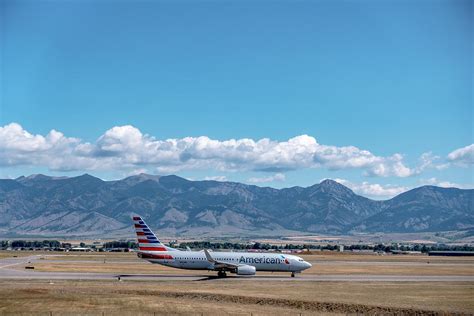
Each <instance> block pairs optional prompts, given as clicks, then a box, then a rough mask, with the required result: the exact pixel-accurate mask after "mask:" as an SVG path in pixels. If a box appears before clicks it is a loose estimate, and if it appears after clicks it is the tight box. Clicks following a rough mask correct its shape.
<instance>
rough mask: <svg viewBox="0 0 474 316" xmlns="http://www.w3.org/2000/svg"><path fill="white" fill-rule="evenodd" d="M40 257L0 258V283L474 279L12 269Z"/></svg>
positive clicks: (463, 279)
mask: <svg viewBox="0 0 474 316" xmlns="http://www.w3.org/2000/svg"><path fill="white" fill-rule="evenodd" d="M39 257H40V256H29V257H19V258H6V259H0V280H1V279H5V280H7V279H8V280H12V279H13V280H119V278H120V280H121V281H127V280H143V281H219V282H225V281H226V280H243V281H287V282H303V281H306V282H308V281H313V282H474V276H456V275H440V276H435V275H360V274H334V275H314V274H304V272H303V273H302V274H297V276H296V277H295V278H292V277H290V275H289V274H288V275H287V276H286V275H281V274H279V275H269V274H265V275H258V272H257V274H256V275H255V276H235V275H229V276H228V277H227V278H217V277H216V276H214V275H209V274H199V272H196V274H195V275H192V274H180V273H179V270H176V271H177V273H175V274H113V273H72V272H37V271H34V270H20V269H15V266H17V265H24V264H34V263H35V262H36V261H38V259H39Z"/></svg>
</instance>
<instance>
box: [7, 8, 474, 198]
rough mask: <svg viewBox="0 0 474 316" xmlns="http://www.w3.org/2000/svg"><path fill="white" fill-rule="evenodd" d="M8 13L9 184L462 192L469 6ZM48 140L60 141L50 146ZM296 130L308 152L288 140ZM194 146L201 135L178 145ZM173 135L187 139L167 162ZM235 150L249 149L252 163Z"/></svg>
mask: <svg viewBox="0 0 474 316" xmlns="http://www.w3.org/2000/svg"><path fill="white" fill-rule="evenodd" d="M1 6H2V7H1V9H0V11H1V15H2V16H1V17H0V18H1V21H2V22H1V23H2V25H1V27H0V45H1V46H0V47H1V72H2V77H1V89H0V93H1V100H0V102H1V104H0V126H3V129H2V131H3V134H0V142H1V143H0V146H3V149H1V148H0V149H1V150H2V151H3V154H0V159H2V160H3V162H2V161H0V165H1V166H2V167H1V168H2V171H1V174H0V175H1V176H2V177H16V176H19V175H22V174H30V173H35V172H43V173H47V174H61V175H64V174H66V175H76V174H80V173H83V172H89V173H91V174H94V175H97V176H100V177H103V178H106V179H113V178H119V177H122V176H125V175H128V174H133V173H135V172H141V171H145V172H148V173H160V174H165V173H175V174H178V175H181V176H184V177H188V178H192V179H204V178H206V177H208V178H209V177H219V178H220V179H224V177H225V179H228V180H233V181H243V182H251V183H257V184H259V185H269V186H274V187H287V186H293V185H301V186H307V185H311V184H314V183H317V182H319V181H320V180H321V179H323V178H334V179H339V180H340V181H341V182H344V183H345V184H347V185H350V186H352V187H353V189H354V190H355V191H357V192H359V193H362V194H365V195H367V196H372V197H376V198H384V197H389V196H391V195H393V194H394V193H395V192H401V191H403V190H404V189H408V188H412V187H414V186H418V185H421V184H428V183H429V184H441V185H443V184H444V185H445V186H449V185H457V186H461V187H472V186H473V182H474V181H473V159H474V158H473V156H474V154H473V151H474V147H468V146H470V145H471V144H472V143H473V142H474V141H473V133H474V132H473V112H472V108H473V95H472V91H473V88H474V86H473V81H472V73H473V70H474V68H473V48H472V43H473V31H472V30H473V21H472V18H473V7H472V2H471V1H459V0H454V1H447V0H446V1H436V0H432V1H296V2H294V1H108V0H102V1H100V0H99V1H91V0H89V1H74V0H72V1H41V0H40V1H12V0H3V1H1ZM12 123H15V124H17V125H19V126H20V127H19V128H18V126H17V125H15V128H13V127H12V125H11V124H12ZM128 125H131V126H133V129H130V128H122V129H121V130H120V129H116V130H114V132H113V133H112V132H111V133H109V134H108V136H106V131H108V130H111V129H112V128H113V127H124V126H128ZM53 129H54V130H56V131H58V132H60V133H61V135H62V137H63V138H64V140H63V141H57V139H56V138H54V137H53V138H54V139H53V138H51V137H49V138H48V136H47V135H48V133H50V131H51V130H53ZM137 130H138V131H139V133H140V134H141V135H142V136H139V135H138V134H136V131H137ZM25 133H27V134H25ZM127 133H128V134H127ZM130 133H131V134H133V135H135V136H134V137H135V138H134V137H131V138H130V137H128V136H127V135H129V134H130ZM25 135H26V136H25ZM28 135H29V136H28ZM300 135H309V136H310V137H311V138H313V139H315V141H316V145H315V144H312V143H311V142H312V140H311V139H309V140H308V139H302V138H299V139H298V141H294V142H293V143H292V144H291V145H289V146H286V145H285V144H286V143H288V140H289V139H292V138H294V137H297V136H300ZM30 136H31V137H30ZM199 136H205V137H207V139H209V140H210V141H205V142H204V143H205V144H204V145H203V143H202V141H201V142H200V143H199V144H197V141H196V140H189V139H188V138H189V137H190V138H193V139H195V138H197V137H199ZM58 137H59V136H58ZM127 137H128V138H127ZM137 137H138V138H137ZM71 138H74V139H79V140H76V142H74V141H72V140H71ZM263 138H268V139H270V140H271V141H272V142H273V144H274V145H268V146H263V145H258V144H257V142H258V140H260V139H263ZM167 139H176V140H181V141H178V142H177V143H179V145H176V146H177V147H176V148H174V147H173V149H170V150H168V149H166V150H168V151H166V150H165V149H164V148H165V147H166V146H168V147H169V144H168V143H166V144H162V143H161V142H162V141H163V142H164V141H165V140H167ZM186 139H187V141H185V140H186ZM230 139H235V140H237V144H234V145H229V144H226V143H223V142H225V141H227V140H230ZM242 139H251V140H253V141H254V144H250V145H249V146H250V147H251V148H252V150H250V152H251V154H249V153H248V152H247V151H246V153H247V154H242V152H241V151H240V150H241V147H238V146H239V145H242V144H241V143H239V140H242ZM211 140H216V141H219V142H218V143H217V144H214V145H213V143H212V141H211ZM22 141H24V143H21V142H22ZM114 142H115V143H114ZM117 142H118V143H120V144H121V145H120V146H118V145H117V144H116V143H117ZM127 142H132V143H133V144H134V145H133V144H132V143H127ZM112 143H114V144H115V145H114V146H112V145H113V144H112ZM125 143H126V145H125ZM21 144H23V145H21ZM104 144H105V145H104ZM20 145H21V146H20ZM247 145H248V144H247ZM320 145H321V146H320ZM78 146H79V149H78ZM107 146H109V147H110V146H112V147H114V148H112V149H111V148H109V147H107ZM117 146H118V147H120V148H118V147H117ZM163 146H164V147H163ZM179 146H184V147H186V149H182V148H181V147H179ZM209 146H210V147H209ZM229 146H230V147H232V146H234V147H235V146H237V147H235V148H234V147H232V148H229ZM348 146H353V147H354V148H357V149H359V151H354V150H350V149H349V147H348ZM86 147H87V148H86ZM106 147H107V148H106ZM168 147H166V148H168ZM84 148H85V149H84ZM150 148H151V149H150ZM209 148H212V150H211V149H209ZM282 148H286V149H284V150H283V152H282ZM304 148H306V149H304ZM350 148H352V147H350ZM285 150H288V151H289V153H287V152H285ZM300 150H301V151H302V152H303V153H302V154H301V155H299V156H298V155H294V153H295V152H299V151H300ZM328 150H329V151H330V152H331V153H330V154H328ZM456 150H460V151H458V152H455V151H456ZM364 151H368V152H370V154H371V155H367V154H365V152H364ZM210 152H212V153H213V154H212V155H211V154H209V153H210ZM453 152H455V154H452V153H453ZM265 153H266V154H265ZM427 153H431V154H427ZM396 154H400V155H401V157H398V156H397V157H394V155H396ZM424 154H425V155H424ZM450 154H452V155H451V156H449V155H450ZM173 155H175V156H173ZM274 155H275V156H274ZM422 155H424V156H423V157H424V160H423V161H424V163H423V162H422V161H420V157H422ZM58 156H63V157H65V158H64V161H56V160H57V159H52V158H51V157H56V158H57V157H58ZM249 156H251V157H249ZM266 156H268V157H266ZM303 156H304V157H303ZM104 157H105V158H104ZM173 157H174V158H176V157H178V158H177V160H179V161H178V162H173V161H172V159H174V158H173ZM183 157H184V158H183ZM262 157H265V159H267V158H268V159H267V160H264V159H263V158H262ZM449 157H450V158H449ZM53 160H54V163H52V162H51V161H53ZM309 160H311V161H309ZM428 161H429V162H428ZM400 164H401V165H402V166H403V167H404V168H407V169H408V171H407V170H405V169H403V168H402V170H401V171H400ZM381 168H382V169H383V170H381ZM375 185H380V186H379V187H375ZM371 188H372V189H371ZM388 189H398V191H394V190H391V191H390V190H388ZM371 190H372V191H371ZM384 190H385V191H384ZM387 190H388V191H387ZM381 193H383V194H381Z"/></svg>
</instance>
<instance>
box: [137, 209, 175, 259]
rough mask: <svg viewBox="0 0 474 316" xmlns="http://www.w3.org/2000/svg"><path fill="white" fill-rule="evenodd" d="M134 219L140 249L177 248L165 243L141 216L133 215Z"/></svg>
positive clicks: (161, 249)
mask: <svg viewBox="0 0 474 316" xmlns="http://www.w3.org/2000/svg"><path fill="white" fill-rule="evenodd" d="M132 219H133V223H134V226H135V233H136V234H137V239H138V249H139V250H140V251H172V250H176V249H173V248H171V247H167V246H165V245H163V244H162V243H161V241H160V240H159V239H158V238H157V237H156V235H155V234H154V233H153V231H152V230H151V229H150V228H149V227H148V225H147V224H146V223H145V221H144V220H143V219H142V218H141V217H140V216H133V218H132Z"/></svg>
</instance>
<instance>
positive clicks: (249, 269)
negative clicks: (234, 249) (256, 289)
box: [236, 264, 257, 275]
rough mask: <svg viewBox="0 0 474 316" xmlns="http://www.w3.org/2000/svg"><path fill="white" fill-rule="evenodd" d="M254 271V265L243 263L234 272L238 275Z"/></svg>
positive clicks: (249, 273)
mask: <svg viewBox="0 0 474 316" xmlns="http://www.w3.org/2000/svg"><path fill="white" fill-rule="evenodd" d="M255 271H257V270H256V269H255V267H254V266H249V265H247V264H244V265H241V266H238V267H237V270H236V273H237V274H238V275H254V274H255Z"/></svg>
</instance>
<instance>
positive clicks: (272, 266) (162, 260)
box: [133, 216, 311, 277]
mask: <svg viewBox="0 0 474 316" xmlns="http://www.w3.org/2000/svg"><path fill="white" fill-rule="evenodd" d="M133 221H134V224H135V232H136V233H137V239H138V248H139V252H138V257H140V258H142V259H145V260H147V261H149V262H151V263H158V264H161V265H164V266H168V267H173V268H178V269H189V270H209V271H217V276H218V277H226V276H227V274H226V273H227V272H230V273H236V274H237V275H254V274H255V272H256V271H257V270H258V271H275V272H276V271H278V272H291V276H292V277H294V276H295V273H300V272H301V271H303V270H306V269H308V268H310V267H311V264H310V263H308V262H306V261H304V260H303V259H301V258H300V257H298V256H293V255H286V254H285V255H284V254H276V253H253V252H212V253H211V252H209V251H208V250H206V249H204V250H203V251H181V250H178V249H174V248H171V247H167V246H165V245H163V244H162V243H161V242H160V241H159V240H158V238H157V237H156V235H155V234H154V233H153V232H152V231H151V229H150V228H149V227H148V225H147V224H146V223H145V221H144V220H143V219H142V218H141V217H139V216H134V217H133Z"/></svg>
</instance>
